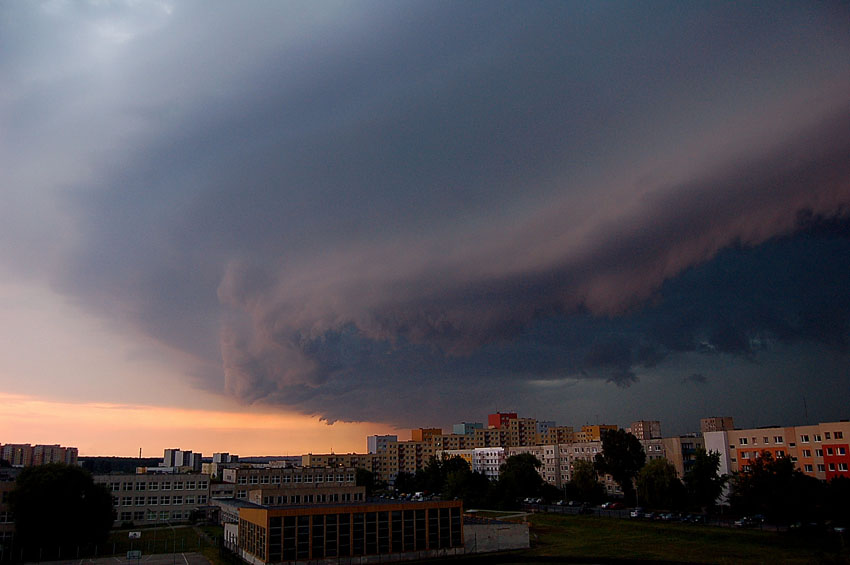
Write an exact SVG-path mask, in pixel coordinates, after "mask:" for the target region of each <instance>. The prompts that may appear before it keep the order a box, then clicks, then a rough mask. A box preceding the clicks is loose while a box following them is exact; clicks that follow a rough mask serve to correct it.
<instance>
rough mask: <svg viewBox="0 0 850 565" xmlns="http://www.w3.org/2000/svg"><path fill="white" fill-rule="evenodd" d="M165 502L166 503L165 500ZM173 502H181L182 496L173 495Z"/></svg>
mask: <svg viewBox="0 0 850 565" xmlns="http://www.w3.org/2000/svg"><path fill="white" fill-rule="evenodd" d="M165 504H168V503H167V502H166V503H165ZM174 504H183V497H182V496H177V495H174Z"/></svg>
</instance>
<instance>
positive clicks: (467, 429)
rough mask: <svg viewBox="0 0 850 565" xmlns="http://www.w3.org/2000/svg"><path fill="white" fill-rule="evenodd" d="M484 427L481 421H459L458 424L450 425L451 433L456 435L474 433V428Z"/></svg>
mask: <svg viewBox="0 0 850 565" xmlns="http://www.w3.org/2000/svg"><path fill="white" fill-rule="evenodd" d="M483 428H484V424H482V423H481V422H461V423H460V424H455V425H453V426H452V433H453V434H456V435H470V434H474V433H475V430H480V429H483Z"/></svg>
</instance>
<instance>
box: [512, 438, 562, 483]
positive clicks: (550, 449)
mask: <svg viewBox="0 0 850 565" xmlns="http://www.w3.org/2000/svg"><path fill="white" fill-rule="evenodd" d="M507 452H508V457H511V456H513V455H520V454H522V453H530V454H531V455H534V456H535V457H537V459H538V460H539V461H540V463H541V465H540V468H539V469H538V470H537V472H538V473H540V476H541V477H543V480H544V481H546V482H547V483H549V484H550V485H553V486H556V487H558V488H561V487H562V486H563V485H564V484H565V481H564V480H563V476H562V474H561V449H560V446H559V445H517V446H512V447H509V448H508V450H507Z"/></svg>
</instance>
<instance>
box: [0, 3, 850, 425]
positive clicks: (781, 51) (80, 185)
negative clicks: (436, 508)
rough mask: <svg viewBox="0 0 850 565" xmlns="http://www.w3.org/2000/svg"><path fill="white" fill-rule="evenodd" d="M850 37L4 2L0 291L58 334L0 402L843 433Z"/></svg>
mask: <svg viewBox="0 0 850 565" xmlns="http://www.w3.org/2000/svg"><path fill="white" fill-rule="evenodd" d="M848 29H850V7H848V5H847V3H846V2H820V3H808V2H787V3H786V2H782V3H780V2H776V3H769V4H752V3H742V4H734V3H716V2H687V3H682V2H669V3H664V2H656V3H621V2H616V3H615V2H592V3H587V2H571V1H567V2H545V1H541V2H460V3H458V2H433V1H428V2H355V3H352V2H321V1H320V2H315V1H310V2H252V3H242V2H189V1H187V2H174V3H171V2H167V1H152V2H118V1H116V2H63V1H58V0H57V1H48V2H43V3H40V2H7V3H4V4H3V5H2V6H0V189H1V190H2V195H3V205H2V206H0V283H2V284H0V290H2V292H4V293H5V294H6V296H5V297H3V300H4V302H8V303H10V304H19V303H20V300H21V297H22V296H26V297H28V298H27V299H28V300H31V301H32V303H31V308H30V309H29V312H30V314H16V313H15V312H17V310H15V311H14V312H13V311H12V310H10V311H9V312H8V313H7V315H6V324H5V325H6V326H7V328H12V329H7V331H8V332H9V333H10V335H11V334H15V330H14V328H19V327H20V328H24V327H25V326H26V325H25V324H24V322H23V318H24V316H30V317H31V315H32V312H43V313H45V314H44V315H45V316H46V320H47V319H49V322H46V323H47V324H49V325H50V326H51V327H52V330H50V332H48V330H46V329H41V330H39V329H37V328H35V329H33V328H30V326H26V327H27V328H29V329H27V330H26V332H29V333H26V332H25V330H24V329H21V330H20V331H21V332H23V333H26V336H27V337H21V338H20V340H21V344H19V345H15V346H14V347H13V346H8V345H7V347H6V348H5V349H6V350H5V352H3V356H4V357H7V361H5V362H4V363H5V364H4V365H3V366H0V383H2V384H3V386H4V387H5V388H6V389H7V390H12V391H17V392H21V393H27V394H34V395H39V394H44V395H49V394H53V395H59V396H62V395H65V394H67V395H69V397H70V396H75V395H76V396H78V397H86V396H87V395H90V394H93V395H95V396H98V395H102V394H105V393H104V392H103V391H104V389H107V390H109V391H110V392H109V394H108V395H107V396H108V397H109V398H110V399H111V400H127V399H128V398H130V397H131V396H132V395H137V396H134V398H138V395H139V394H141V395H142V396H144V397H145V401H146V402H150V403H151V404H168V403H169V402H170V403H186V402H193V400H192V399H193V398H194V396H193V392H192V391H195V392H196V393H197V395H199V396H197V398H232V399H236V400H238V401H239V402H240V403H242V404H243V405H244V406H247V407H250V406H258V405H263V406H268V405H272V406H277V407H279V410H281V411H284V412H299V413H303V414H310V415H318V416H321V417H322V418H325V419H327V420H329V421H337V420H343V421H368V422H385V423H388V424H392V425H397V426H401V427H404V426H416V425H448V424H450V423H452V422H454V421H461V420H467V421H469V420H480V419H481V418H483V417H484V415H486V414H487V413H488V412H493V411H496V410H503V411H504V410H516V411H519V412H521V413H522V414H525V415H528V416H535V417H538V418H541V419H554V420H557V421H559V422H562V423H565V424H574V425H578V424H582V423H586V422H590V421H606V422H614V423H620V424H624V425H627V424H628V423H629V422H630V421H631V420H632V419H638V418H650V419H661V420H662V421H663V423H664V427H665V429H666V430H667V431H671V432H679V431H681V432H684V431H690V430H692V429H694V428H696V426H697V421H698V418H699V417H701V416H705V415H718V414H722V415H732V416H734V417H736V418H737V419H738V420H739V421H740V422H742V423H744V424H747V425H750V424H757V425H758V424H772V423H785V424H789V425H790V424H795V423H802V422H803V421H804V420H806V419H809V420H817V419H836V418H839V417H846V416H847V415H848V414H847V408H846V407H847V405H848V400H850V351H848V339H850V297H848V294H847V291H846V290H847V288H848V283H850V261H848V260H847V259H848V257H850V228H848V226H850V216H848V205H850V34H848ZM4 289H5V290H4ZM21 289H26V292H24V291H23V290H21ZM39 297H41V298H39ZM56 304H63V305H65V306H64V307H67V308H69V309H71V310H72V311H73V312H75V314H74V316H78V317H84V318H86V319H87V320H89V322H87V323H92V324H98V325H99V326H98V327H100V328H101V330H100V333H98V332H93V333H92V334H91V336H90V338H89V337H86V335H79V336H77V337H75V340H74V343H72V344H65V345H63V346H62V347H58V346H56V347H54V346H52V345H51V342H50V341H49V340H46V339H40V337H39V336H40V335H42V334H40V333H39V332H48V333H49V334H50V335H53V334H57V335H59V334H63V333H64V334H67V333H68V332H71V333H74V332H75V330H74V329H73V328H74V327H78V326H72V325H71V324H70V322H69V321H68V319H67V318H65V317H63V316H65V314H62V312H64V310H61V311H60V309H58V308H57V307H56ZM47 312H50V313H51V314H50V316H48V315H47ZM66 324H67V325H66ZM51 332H52V333H51ZM77 333H79V332H77ZM16 335H17V334H16ZM45 335H46V334H45ZM105 335H108V336H111V337H110V338H109V339H116V340H120V341H121V345H120V346H115V348H113V350H117V349H120V350H121V351H122V353H121V354H119V355H116V356H113V357H108V356H107V358H102V359H92V360H91V361H89V362H87V361H86V360H85V359H82V360H80V361H79V362H78V363H77V364H74V365H73V366H72V369H71V370H67V371H63V370H61V369H56V368H59V367H62V366H63V363H64V362H65V361H64V360H65V359H67V354H68V351H69V350H71V349H73V348H74V347H78V348H83V350H85V351H89V350H91V351H97V350H98V344H99V343H105V342H104V339H106V338H105V337H104V336H105ZM40 341H41V342H42V343H40ZM63 343H64V342H63ZM74 344H76V345H74ZM107 348H108V346H107ZM26 356H40V357H41V358H44V359H47V360H49V361H50V363H42V364H40V365H38V366H37V367H35V366H28V367H29V368H24V369H22V367H24V365H26V363H24V362H23V361H20V359H18V358H23V357H26ZM10 357H15V358H16V361H14V362H12V361H9V358H10ZM139 359H143V360H144V363H150V364H152V365H151V367H152V366H155V367H156V369H155V372H157V373H158V375H159V376H155V375H151V377H150V378H151V379H152V382H154V381H155V382H157V385H156V391H157V392H156V393H153V392H151V389H150V387H147V388H146V387H144V386H140V385H138V382H139V381H138V377H139V374H144V371H142V370H141V369H140V368H139V367H140V365H138V362H139ZM51 363H52V364H51ZM134 363H135V364H136V365H133V364H134ZM129 365H133V366H134V367H135V368H134V369H133V371H129V372H128V366H129ZM34 367H35V368H34ZM50 367H54V369H52V370H51V369H50ZM148 368H149V369H150V367H148ZM151 370H153V369H151ZM131 373H132V375H133V376H132V377H131V376H129V375H130V374H131ZM163 375H167V378H165V377H163ZM143 378H144V377H143ZM157 379H158V380H157ZM169 387H175V389H174V390H175V391H176V390H177V388H180V391H181V392H179V393H177V392H174V393H171V392H169V391H170V388H169ZM98 397H99V396H98ZM804 398H805V402H804ZM804 405H805V407H804ZM247 409H250V408H247Z"/></svg>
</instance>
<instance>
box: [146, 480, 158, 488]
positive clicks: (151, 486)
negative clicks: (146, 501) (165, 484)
mask: <svg viewBox="0 0 850 565" xmlns="http://www.w3.org/2000/svg"><path fill="white" fill-rule="evenodd" d="M148 490H159V483H157V482H155V481H151V482H149V483H148Z"/></svg>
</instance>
